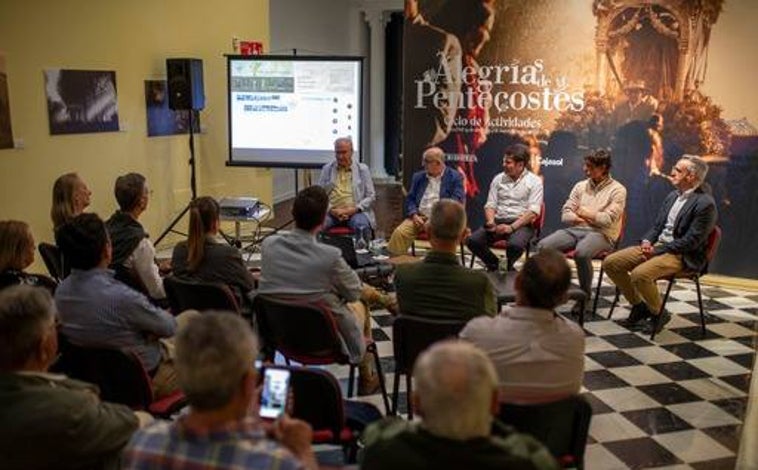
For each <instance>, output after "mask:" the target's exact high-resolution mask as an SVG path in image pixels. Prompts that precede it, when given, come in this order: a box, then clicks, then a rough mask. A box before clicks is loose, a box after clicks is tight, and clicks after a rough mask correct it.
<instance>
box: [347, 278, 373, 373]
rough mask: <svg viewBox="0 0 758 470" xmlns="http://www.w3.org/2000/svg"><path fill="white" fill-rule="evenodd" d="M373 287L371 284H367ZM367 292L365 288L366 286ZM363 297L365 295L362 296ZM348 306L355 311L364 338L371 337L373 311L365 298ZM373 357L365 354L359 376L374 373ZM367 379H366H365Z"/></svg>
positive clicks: (359, 368) (359, 367) (360, 365)
mask: <svg viewBox="0 0 758 470" xmlns="http://www.w3.org/2000/svg"><path fill="white" fill-rule="evenodd" d="M366 287H370V288H371V289H373V287H371V286H366ZM364 292H365V288H364ZM361 297H363V296H361ZM347 306H348V308H349V309H350V310H351V311H352V312H353V315H354V316H355V321H356V322H357V323H358V327H359V328H360V329H361V331H362V332H363V337H364V338H370V337H371V312H370V311H369V309H368V306H366V304H365V302H364V301H363V300H359V301H357V302H350V303H348V304H347ZM373 365H374V363H373V358H372V357H371V355H370V354H364V355H363V359H361V362H360V364H358V376H359V377H365V378H369V377H371V376H372V375H374V367H373ZM364 380H365V379H364Z"/></svg>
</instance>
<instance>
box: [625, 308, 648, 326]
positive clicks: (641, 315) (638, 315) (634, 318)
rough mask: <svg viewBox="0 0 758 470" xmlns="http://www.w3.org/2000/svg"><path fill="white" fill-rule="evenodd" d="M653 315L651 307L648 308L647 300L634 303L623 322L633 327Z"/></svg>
mask: <svg viewBox="0 0 758 470" xmlns="http://www.w3.org/2000/svg"><path fill="white" fill-rule="evenodd" d="M651 316H653V314H652V313H651V312H650V309H648V308H647V305H646V304H645V302H640V303H638V304H634V305H632V311H631V312H630V313H629V316H628V317H627V319H626V320H624V321H623V322H622V323H623V325H624V326H626V327H633V326H635V325H636V324H637V323H639V322H641V321H642V320H644V319H646V318H648V317H651Z"/></svg>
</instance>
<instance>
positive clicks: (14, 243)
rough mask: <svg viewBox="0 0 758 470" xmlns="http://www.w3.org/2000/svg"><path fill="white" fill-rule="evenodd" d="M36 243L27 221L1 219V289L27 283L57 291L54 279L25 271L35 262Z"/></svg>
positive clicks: (51, 291)
mask: <svg viewBox="0 0 758 470" xmlns="http://www.w3.org/2000/svg"><path fill="white" fill-rule="evenodd" d="M34 245H35V244H34V236H33V235H32V231H31V230H30V229H29V225H27V224H26V222H20V221H18V220H3V221H0V289H4V288H6V287H8V286H15V285H18V284H27V285H32V286H41V287H44V288H46V289H48V290H49V291H50V293H53V292H55V288H56V286H57V283H56V282H55V281H54V280H53V279H51V278H49V277H47V276H44V275H42V274H29V273H25V272H24V269H26V268H28V267H29V266H31V264H32V263H33V262H34V252H35V251H36V248H35V246H34Z"/></svg>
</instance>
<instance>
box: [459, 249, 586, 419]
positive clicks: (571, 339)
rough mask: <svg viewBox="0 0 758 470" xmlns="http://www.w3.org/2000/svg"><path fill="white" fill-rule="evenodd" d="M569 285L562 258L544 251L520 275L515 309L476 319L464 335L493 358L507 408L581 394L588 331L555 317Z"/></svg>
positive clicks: (534, 256)
mask: <svg viewBox="0 0 758 470" xmlns="http://www.w3.org/2000/svg"><path fill="white" fill-rule="evenodd" d="M570 284H571V269H570V268H569V266H568V263H567V262H566V259H565V258H564V256H563V254H562V253H560V252H558V251H556V250H551V249H544V250H542V251H540V252H539V253H537V254H536V255H533V256H531V257H529V259H527V260H526V262H525V263H524V266H523V267H522V268H521V271H520V272H519V273H518V274H517V275H516V279H515V289H516V305H515V306H512V307H508V308H507V309H506V310H505V311H504V312H503V313H501V314H499V315H497V316H496V317H495V318H475V319H473V320H471V321H470V322H469V323H468V325H466V327H465V328H463V330H462V331H461V333H460V337H461V338H463V339H465V340H467V341H471V342H472V343H474V345H476V346H477V347H479V348H481V349H482V350H484V351H485V352H486V353H487V355H488V356H489V357H490V359H492V362H493V363H494V364H495V369H496V370H497V374H498V377H499V379H500V400H501V401H503V402H505V403H517V404H524V403H545V402H551V401H557V400H561V399H563V398H567V397H568V396H570V395H575V394H577V393H579V388H580V387H581V385H582V378H583V375H584V332H583V331H582V329H581V328H580V327H579V326H578V325H576V324H575V323H574V322H571V321H567V320H566V319H564V318H563V317H562V316H560V315H558V314H556V313H555V307H556V306H558V305H560V304H562V303H564V302H565V301H566V299H567V296H566V295H567V292H568V288H569V285H570Z"/></svg>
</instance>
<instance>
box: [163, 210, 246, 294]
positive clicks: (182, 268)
mask: <svg viewBox="0 0 758 470" xmlns="http://www.w3.org/2000/svg"><path fill="white" fill-rule="evenodd" d="M220 225H221V221H220V220H219V206H218V202H216V200H215V199H213V198H212V197H208V196H203V197H199V198H197V199H195V200H194V201H192V202H191V203H190V220H189V235H188V237H187V241H186V242H179V243H178V244H177V245H176V246H175V247H174V253H173V256H172V258H171V265H172V267H173V269H174V275H176V276H179V277H181V278H185V279H191V280H195V281H203V282H220V283H222V284H226V285H228V286H229V287H230V288H231V289H232V292H234V294H235V296H236V297H237V300H238V303H239V305H241V306H247V308H246V309H249V305H250V302H249V300H248V298H249V297H248V294H249V293H250V292H251V291H252V290H253V288H254V287H255V279H253V275H252V274H251V273H250V271H248V270H247V268H246V267H245V263H244V262H243V261H242V255H241V254H240V252H239V250H238V249H237V248H235V247H233V246H231V245H229V244H228V243H226V242H225V241H224V240H222V239H220V238H219V227H220Z"/></svg>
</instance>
